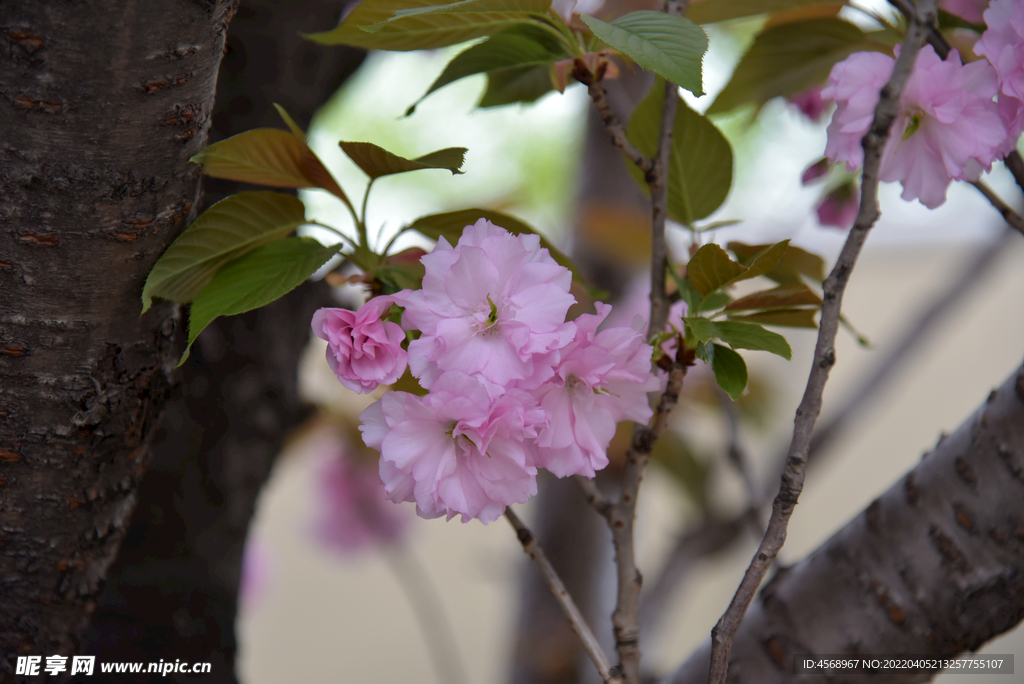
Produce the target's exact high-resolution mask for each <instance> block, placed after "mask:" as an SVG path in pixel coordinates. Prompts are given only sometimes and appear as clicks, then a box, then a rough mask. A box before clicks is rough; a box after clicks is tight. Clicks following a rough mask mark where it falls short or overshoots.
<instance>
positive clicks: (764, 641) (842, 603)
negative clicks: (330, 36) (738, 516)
mask: <svg viewBox="0 0 1024 684" xmlns="http://www.w3.org/2000/svg"><path fill="white" fill-rule="evenodd" d="M1022 618H1024V368H1021V369H1018V370H1017V372H1015V373H1014V374H1013V375H1012V376H1010V378H1009V379H1008V380H1007V381H1006V382H1005V383H1004V384H1003V386H1002V387H1001V388H999V389H998V390H997V391H994V392H992V394H990V395H989V397H988V399H987V401H986V402H985V404H984V405H983V406H982V407H981V408H980V409H979V410H978V411H977V412H976V413H975V414H974V415H973V416H972V417H971V418H970V419H969V420H968V421H967V422H966V423H964V424H963V425H962V426H961V427H960V428H959V429H958V430H957V431H956V432H955V433H953V434H952V435H950V436H948V437H945V438H944V439H942V440H941V441H940V442H939V444H938V445H937V446H936V447H935V450H934V451H933V452H931V453H930V454H928V455H927V456H925V458H924V460H922V461H921V463H920V464H919V465H918V466H917V467H916V468H914V469H913V470H912V471H910V473H908V474H907V475H906V476H905V477H904V478H903V479H902V480H900V481H899V482H897V483H896V484H895V485H893V486H892V487H891V488H890V489H889V490H888V491H887V492H886V493H885V494H883V495H882V496H880V497H879V498H878V499H876V500H875V501H874V502H873V503H872V504H871V505H870V506H868V507H867V508H866V509H865V510H864V511H863V512H862V513H861V514H860V515H858V516H857V517H856V518H855V519H854V520H853V521H852V522H850V523H849V524H848V525H847V526H846V527H844V528H843V529H842V530H840V531H839V532H837V533H836V534H835V535H834V536H833V537H832V538H831V539H829V540H828V541H827V542H825V543H824V544H823V545H822V546H821V547H819V548H818V550H817V551H815V552H814V553H812V554H811V555H810V556H808V557H807V558H806V559H804V560H803V561H801V562H800V563H798V564H796V565H794V566H792V567H790V568H788V569H786V570H783V571H782V572H780V573H778V574H777V575H776V576H775V577H774V578H773V579H772V580H771V581H770V582H768V583H767V584H766V585H765V587H764V588H763V589H762V591H761V594H760V596H759V598H758V600H757V601H756V602H755V603H754V605H753V606H751V609H750V611H749V612H748V613H747V616H746V618H745V619H744V621H743V624H742V625H741V627H740V631H739V633H738V635H737V637H736V641H735V643H734V644H733V648H732V654H731V659H730V663H729V676H728V680H727V681H728V682H729V683H730V684H747V683H751V684H753V683H756V684H774V683H780V684H781V683H782V682H791V681H793V678H794V675H793V658H794V655H795V654H822V655H826V654H828V655H831V654H851V655H853V654H862V655H881V654H893V655H896V654H907V655H922V656H933V657H949V656H954V655H956V654H958V653H962V652H964V651H968V650H975V649H977V648H978V647H980V646H981V645H982V644H984V643H985V642H987V641H989V640H990V639H992V638H994V637H996V636H997V635H999V634H1002V633H1003V632H1005V631H1007V630H1009V629H1010V628H1011V627H1013V626H1014V625H1016V624H1017V623H1018V622H1020V620H1021V619H1022ZM709 658H710V643H707V644H705V646H704V647H702V648H701V649H700V650H699V651H698V652H697V653H696V654H694V655H693V656H692V657H691V658H690V659H689V660H688V661H687V662H686V663H685V664H684V665H683V666H682V667H681V668H680V669H679V670H678V671H677V672H676V673H675V674H674V675H672V676H671V677H670V678H669V680H667V681H668V682H670V683H671V684H704V682H706V681H707V676H708V662H709ZM934 674H935V672H927V673H914V672H910V671H906V670H902V671H894V670H881V671H878V672H877V673H875V674H871V675H867V674H862V675H856V676H852V675H846V676H845V677H844V676H843V675H839V676H837V677H835V678H832V677H829V676H826V675H824V674H801V675H800V677H799V681H800V682H803V683H805V684H819V683H821V684H824V682H843V681H857V682H867V681H870V682H872V683H874V682H878V683H880V684H882V683H884V684H909V683H912V682H923V681H928V680H929V679H931V678H932V677H933V676H934Z"/></svg>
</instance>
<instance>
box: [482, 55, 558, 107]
mask: <svg viewBox="0 0 1024 684" xmlns="http://www.w3.org/2000/svg"><path fill="white" fill-rule="evenodd" d="M554 89H555V87H554V85H553V84H552V83H551V76H550V69H549V67H548V66H547V65H540V66H526V67H506V68H504V69H492V70H491V71H488V72H487V89H486V90H484V94H483V96H481V98H480V102H478V103H477V107H481V108H484V107H502V106H504V105H510V104H531V103H533V102H536V101H537V100H539V99H540V98H541V97H543V96H544V95H547V94H548V93H550V92H551V91H552V90H554Z"/></svg>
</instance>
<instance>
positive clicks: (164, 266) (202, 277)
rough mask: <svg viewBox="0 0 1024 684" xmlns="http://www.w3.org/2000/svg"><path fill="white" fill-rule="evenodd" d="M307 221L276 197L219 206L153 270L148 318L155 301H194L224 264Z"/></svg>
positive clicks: (234, 199)
mask: <svg viewBox="0 0 1024 684" xmlns="http://www.w3.org/2000/svg"><path fill="white" fill-rule="evenodd" d="M289 135H290V134H289ZM305 216H306V209H305V206H303V204H302V202H301V201H300V200H299V199H298V198H297V197H293V196H291V195H284V194H281V193H277V192H268V191H253V192H240V193H238V194H237V195H231V196H230V197H227V198H225V199H223V200H221V201H220V202H217V203H216V204H214V205H213V206H212V207H210V208H209V209H207V210H206V211H205V212H203V213H202V214H201V215H200V216H199V218H197V219H196V220H195V221H194V222H193V223H192V225H191V226H189V227H188V228H187V229H186V230H185V232H183V233H182V234H181V235H179V236H178V239H176V240H175V241H174V242H173V243H171V246H170V247H168V248H167V251H165V252H164V253H163V255H162V256H161V257H160V259H159V260H158V261H157V262H156V264H155V265H154V266H153V270H152V271H150V272H149V276H148V277H147V278H146V285H145V287H143V289H142V307H143V308H142V310H143V312H145V311H146V310H147V309H149V307H150V305H151V304H152V301H153V297H160V298H162V299H168V300H170V301H173V302H179V303H186V302H190V301H192V299H193V298H194V297H195V296H196V295H198V294H199V293H200V292H201V291H202V290H203V288H205V287H206V285H207V283H209V282H210V280H211V279H212V278H213V277H214V274H215V273H217V271H218V270H219V269H220V268H221V267H222V266H224V264H226V263H228V262H229V261H233V260H235V259H237V258H239V257H240V256H242V255H244V254H245V253H246V252H249V251H251V250H254V249H256V248H257V247H259V246H261V245H264V244H266V243H268V242H271V241H273V240H277V239H279V238H282V237H284V236H285V235H287V234H288V233H290V232H292V231H293V230H295V229H296V228H297V227H298V226H300V225H301V224H303V223H305V220H306V219H305Z"/></svg>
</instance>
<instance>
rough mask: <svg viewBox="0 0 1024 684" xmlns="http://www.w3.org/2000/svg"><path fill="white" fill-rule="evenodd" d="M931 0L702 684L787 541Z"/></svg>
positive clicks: (905, 63) (869, 143) (719, 676)
mask: <svg viewBox="0 0 1024 684" xmlns="http://www.w3.org/2000/svg"><path fill="white" fill-rule="evenodd" d="M935 5H936V0H920V3H919V4H918V5H917V7H916V8H914V12H913V13H912V14H911V21H910V25H909V27H908V29H907V35H906V38H905V39H904V40H903V49H902V51H901V52H900V56H899V57H898V58H897V60H896V65H895V67H894V68H893V72H892V76H891V77H890V78H889V81H888V83H886V84H885V86H884V87H883V88H882V90H881V93H880V96H879V101H878V105H877V106H876V107H875V114H874V120H873V121H872V124H871V128H870V129H869V131H868V133H867V135H865V136H864V140H863V143H862V144H863V146H864V173H863V183H862V188H861V202H860V209H859V211H858V213H857V219H856V221H855V222H854V224H853V228H852V229H851V230H850V234H849V237H848V238H847V240H846V244H845V245H844V246H843V249H842V251H841V252H840V254H839V259H838V260H837V261H836V264H835V267H834V268H833V269H832V272H831V273H830V274H829V276H828V278H827V279H826V280H825V282H824V284H823V286H822V289H823V295H824V296H823V300H824V301H823V305H822V310H821V321H820V323H819V327H818V341H817V344H816V345H815V350H814V360H813V362H812V365H811V372H810V376H809V377H808V379H807V388H806V390H805V391H804V396H803V399H802V400H801V401H800V406H799V407H798V408H797V410H796V419H795V420H794V427H793V441H792V443H791V444H790V448H789V455H788V458H787V459H786V469H785V471H784V472H783V474H782V481H781V483H780V486H779V493H778V495H777V496H776V497H775V501H774V502H773V504H772V513H771V518H770V519H769V522H768V529H767V531H766V532H765V535H764V538H763V539H762V540H761V543H760V545H759V546H758V549H757V551H756V552H755V554H754V557H753V559H752V560H751V561H750V565H749V566H748V567H747V570H746V572H745V573H744V575H743V580H742V581H741V582H740V586H739V588H738V589H737V590H736V594H735V595H734V596H733V598H732V601H731V602H730V603H729V608H728V609H727V610H726V611H725V613H724V614H723V615H722V617H721V619H719V621H718V623H717V624H716V625H715V627H714V629H712V630H711V665H710V670H709V673H708V683H709V684H723V683H724V682H725V677H726V674H727V673H728V668H729V651H730V650H731V649H732V642H733V639H735V637H736V632H737V630H738V629H739V626H740V622H741V621H742V620H743V616H744V614H745V613H746V612H747V608H748V607H749V606H750V603H751V601H753V599H754V595H755V593H756V592H757V588H758V587H759V586H760V584H761V581H762V580H763V579H764V576H765V574H766V573H767V572H768V569H769V568H770V567H771V565H772V563H773V562H774V561H775V558H776V557H777V556H778V554H779V550H780V549H781V548H782V545H783V544H784V543H785V541H786V528H787V527H788V525H789V519H790V517H791V516H792V514H793V510H794V508H795V507H796V503H797V500H798V499H799V497H800V493H801V492H802V491H803V484H804V475H805V472H806V468H807V454H808V449H809V446H810V441H811V434H812V432H813V430H814V424H815V422H816V420H817V418H818V414H819V413H820V412H821V401H822V394H823V391H824V387H825V383H826V382H827V381H828V375H829V372H830V371H831V369H832V366H833V365H834V364H835V360H836V356H835V338H836V332H837V331H838V329H839V316H840V310H841V308H842V300H843V293H844V292H845V290H846V284H847V283H848V282H849V279H850V275H851V273H852V270H853V267H854V265H855V264H856V261H857V257H858V255H859V254H860V250H861V248H862V247H863V245H864V242H865V240H866V239H867V235H868V232H869V231H870V229H871V227H872V226H873V225H874V223H875V221H877V220H878V217H879V215H880V212H879V210H878V173H879V167H880V166H881V159H882V151H883V149H884V148H885V143H886V140H887V139H888V137H889V129H890V128H892V123H893V121H894V120H895V118H896V113H897V108H898V106H899V99H900V94H901V93H902V92H903V88H904V86H905V85H906V83H907V80H908V79H909V77H910V72H911V71H912V69H913V66H914V60H915V59H916V57H917V53H918V51H919V50H920V49H921V47H922V45H924V43H925V40H926V39H927V37H928V35H929V32H930V27H933V26H934V25H935V19H936V14H937V12H936V8H935Z"/></svg>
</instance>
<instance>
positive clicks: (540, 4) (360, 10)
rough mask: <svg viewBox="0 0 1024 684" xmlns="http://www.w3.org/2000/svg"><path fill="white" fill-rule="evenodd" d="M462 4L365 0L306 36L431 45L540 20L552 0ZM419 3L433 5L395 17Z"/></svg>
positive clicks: (334, 41)
mask: <svg viewBox="0 0 1024 684" xmlns="http://www.w3.org/2000/svg"><path fill="white" fill-rule="evenodd" d="M456 4H461V3H456ZM461 5H462V9H461V10H455V11H453V10H451V9H449V10H444V9H443V8H444V7H451V5H447V6H446V5H438V4H437V2H436V0H365V1H364V2H361V3H359V4H358V5H356V7H355V9H353V10H352V12H351V13H350V14H349V15H348V16H347V17H345V19H344V20H343V21H342V22H341V24H339V25H338V26H337V27H335V28H334V29H331V30H330V31H324V32H323V33H314V34H312V35H307V36H306V38H308V39H309V40H312V41H315V42H317V43H322V44H324V45H349V46H351V47H358V48H364V49H367V50H401V51H405V50H430V49H434V48H441V47H446V46H448V45H455V44H456V43H462V42H464V41H467V40H471V39H473V38H479V37H480V36H488V35H494V34H496V33H499V32H501V31H502V30H504V29H507V28H509V27H511V26H515V25H517V24H521V23H527V22H531V21H536V20H537V18H539V17H542V16H547V9H548V7H549V6H550V0H474V1H473V2H472V3H470V5H471V6H469V7H467V5H465V4H461ZM432 8H433V9H432ZM414 9H424V10H430V9H432V11H426V12H421V13H419V14H414V15H411V16H409V15H405V16H401V17H397V18H396V17H395V13H396V12H398V11H407V10H414ZM467 10H471V11H467ZM364 27H365V28H364ZM371 27H372V28H371ZM367 28H369V30H367Z"/></svg>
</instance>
